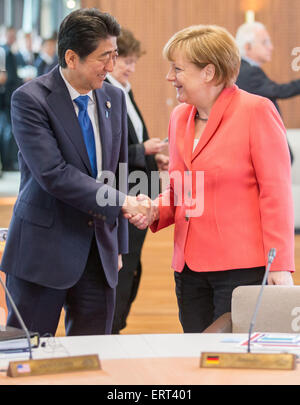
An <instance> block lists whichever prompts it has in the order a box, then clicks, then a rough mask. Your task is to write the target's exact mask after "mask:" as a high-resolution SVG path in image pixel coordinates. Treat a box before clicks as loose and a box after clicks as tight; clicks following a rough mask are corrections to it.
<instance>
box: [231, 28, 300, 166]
mask: <svg viewBox="0 0 300 405" xmlns="http://www.w3.org/2000/svg"><path fill="white" fill-rule="evenodd" d="M236 42H237V44H238V47H239V50H240V53H241V57H242V61H241V68H240V72H239V75H238V78H237V81H236V84H237V86H238V87H239V88H240V89H242V90H245V91H248V92H249V93H253V94H257V95H260V96H263V97H266V98H268V99H270V100H271V101H272V102H273V103H274V105H275V107H276V108H277V110H278V112H279V113H280V109H279V106H278V102H277V99H285V98H290V97H293V96H296V95H299V94H300V79H299V80H292V81H290V82H288V83H282V84H280V83H276V82H275V81H273V80H271V79H270V78H269V77H268V76H267V75H266V74H265V72H264V71H263V70H262V67H261V66H262V65H263V64H264V63H267V62H270V61H271V59H272V51H273V44H272V41H271V38H270V35H269V33H268V31H267V30H266V28H265V26H264V25H263V24H262V23H260V22H253V23H245V24H243V25H241V26H240V27H239V28H238V30H237V33H236ZM290 154H291V161H293V154H292V151H291V148H290Z"/></svg>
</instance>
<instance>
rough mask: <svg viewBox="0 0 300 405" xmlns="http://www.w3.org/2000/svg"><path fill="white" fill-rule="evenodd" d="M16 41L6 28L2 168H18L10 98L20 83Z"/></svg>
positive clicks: (0, 139)
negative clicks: (15, 47) (14, 46)
mask: <svg viewBox="0 0 300 405" xmlns="http://www.w3.org/2000/svg"><path fill="white" fill-rule="evenodd" d="M15 42H16V30H15V29H14V28H12V27H9V28H7V29H6V43H5V45H3V49H4V51H5V69H6V80H5V83H3V84H2V86H1V99H2V106H1V112H0V115H1V117H0V155H1V162H2V166H3V170H4V171H5V170H18V158H17V155H18V148H17V144H16V142H15V140H14V137H13V136H12V130H11V117H10V100H11V96H12V93H13V92H14V91H15V90H16V89H17V88H18V87H19V86H20V85H21V84H22V80H21V79H20V78H19V76H18V73H17V70H18V65H17V58H16V55H15V54H14V53H13V51H12V45H13V44H14V43H15Z"/></svg>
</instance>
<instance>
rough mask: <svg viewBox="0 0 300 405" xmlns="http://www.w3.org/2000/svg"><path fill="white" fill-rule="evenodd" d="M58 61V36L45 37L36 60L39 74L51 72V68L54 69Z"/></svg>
mask: <svg viewBox="0 0 300 405" xmlns="http://www.w3.org/2000/svg"><path fill="white" fill-rule="evenodd" d="M57 63H58V57H57V40H56V37H52V38H48V39H44V40H43V41H42V46H41V50H40V53H39V54H38V56H37V58H36V61H35V67H36V69H37V76H41V75H43V74H45V73H48V72H50V70H51V69H53V68H54V66H56V65H57Z"/></svg>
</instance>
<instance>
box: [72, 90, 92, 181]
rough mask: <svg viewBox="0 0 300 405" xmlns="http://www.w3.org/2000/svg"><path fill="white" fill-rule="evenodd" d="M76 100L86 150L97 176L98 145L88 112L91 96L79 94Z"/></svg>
mask: <svg viewBox="0 0 300 405" xmlns="http://www.w3.org/2000/svg"><path fill="white" fill-rule="evenodd" d="M74 102H75V103H76V104H77V106H78V108H79V113H78V121H79V124H80V127H81V131H82V134H83V138H84V142H85V146H86V150H87V153H88V156H89V159H90V163H91V168H92V174H93V177H94V178H96V177H97V159H96V147H95V138H94V130H93V126H92V122H91V120H90V117H89V115H88V112H87V106H88V102H89V96H79V97H77V98H75V100H74Z"/></svg>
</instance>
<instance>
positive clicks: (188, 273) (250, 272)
mask: <svg viewBox="0 0 300 405" xmlns="http://www.w3.org/2000/svg"><path fill="white" fill-rule="evenodd" d="M264 273H265V267H255V268H250V269H236V270H224V271H209V272H196V271H192V270H190V269H189V268H188V266H187V265H185V267H184V269H183V271H182V273H178V272H175V283H176V296H177V302H178V308H179V320H180V322H181V325H182V328H183V331H184V332H185V333H200V332H203V330H204V329H205V328H207V327H208V326H209V325H210V324H211V323H212V322H213V321H215V320H216V319H217V318H218V317H219V316H221V315H222V314H224V313H225V312H231V297H232V291H233V290H234V289H235V288H236V287H238V286H240V285H256V284H261V283H262V280H263V277H264Z"/></svg>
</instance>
